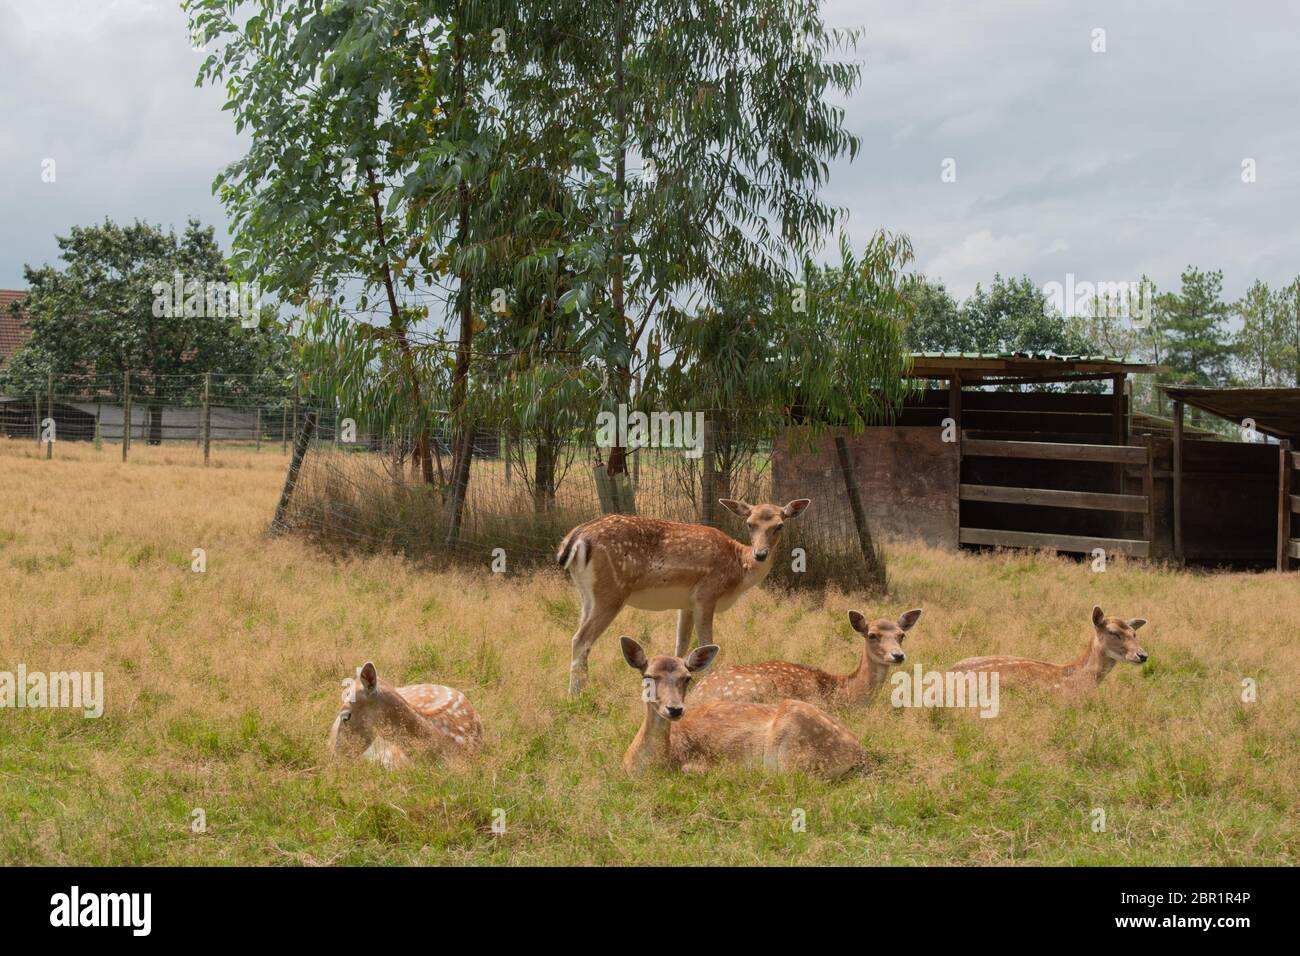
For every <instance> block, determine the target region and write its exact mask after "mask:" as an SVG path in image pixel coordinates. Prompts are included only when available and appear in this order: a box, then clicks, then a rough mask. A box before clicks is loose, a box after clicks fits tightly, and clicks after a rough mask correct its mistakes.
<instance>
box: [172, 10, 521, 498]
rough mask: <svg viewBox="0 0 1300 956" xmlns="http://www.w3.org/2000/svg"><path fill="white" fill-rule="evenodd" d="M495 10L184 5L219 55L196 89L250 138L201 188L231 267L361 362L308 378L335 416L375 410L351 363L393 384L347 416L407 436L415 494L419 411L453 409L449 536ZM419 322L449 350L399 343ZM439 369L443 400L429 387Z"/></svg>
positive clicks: (488, 130) (491, 147)
mask: <svg viewBox="0 0 1300 956" xmlns="http://www.w3.org/2000/svg"><path fill="white" fill-rule="evenodd" d="M497 6H498V5H496V4H493V3H491V2H479V0H476V2H473V3H469V2H442V3H428V2H415V0H386V2H381V3H370V4H361V3H346V2H332V3H298V2H291V0H254V2H248V3H241V2H238V0H233V2H232V0H186V3H185V7H186V9H187V10H188V12H189V14H190V17H191V24H192V27H193V29H194V30H195V34H196V36H198V37H199V38H201V39H202V40H203V41H204V42H205V43H210V44H214V45H216V50H215V52H213V53H211V54H210V55H209V56H208V57H207V58H206V60H205V62H204V64H203V66H202V67H201V69H200V74H199V82H200V83H203V82H210V83H224V84H225V87H226V89H227V91H228V93H229V102H228V103H227V108H228V109H230V110H231V111H232V112H233V115H234V118H235V125H236V128H237V129H239V130H241V131H246V132H247V133H249V134H250V136H251V139H252V143H251V145H250V147H249V150H248V153H247V154H246V155H245V156H244V157H243V158H242V159H240V160H238V161H237V162H235V163H233V164H231V165H230V166H229V167H227V168H226V169H225V170H223V171H222V172H221V173H220V174H219V175H218V177H217V181H216V184H215V187H214V188H215V189H216V190H217V192H218V193H219V195H220V197H221V199H222V201H223V202H224V204H225V206H226V208H227V210H228V212H229V213H230V215H231V219H232V231H233V235H234V253H233V261H234V262H235V264H236V265H237V267H238V268H239V269H240V270H242V271H243V272H246V273H248V274H250V275H255V276H257V277H258V278H259V279H260V281H261V282H262V285H263V287H264V288H266V289H267V290H268V291H270V292H273V293H276V294H278V295H280V296H281V297H282V298H284V299H285V300H287V301H289V302H291V303H294V304H297V305H300V306H303V307H304V308H307V307H310V308H309V309H308V311H309V315H310V316H311V317H312V319H313V322H314V324H313V325H312V326H311V327H312V329H313V330H314V331H315V332H317V333H320V334H327V335H329V336H330V343H331V344H332V345H334V346H335V349H336V351H339V350H341V351H346V350H348V349H352V348H359V351H358V354H357V355H353V356H352V357H351V359H350V360H348V361H343V362H340V363H337V364H334V365H331V364H325V365H322V366H320V367H319V368H318V369H317V370H316V371H317V372H318V380H317V385H318V386H319V387H321V388H323V389H325V390H327V391H328V392H330V393H331V394H332V395H333V396H334V397H335V398H336V399H337V400H339V401H340V402H341V403H343V404H347V405H350V406H354V405H355V404H356V403H358V402H361V401H365V402H373V400H374V398H375V394H374V391H373V385H374V380H373V377H371V376H362V375H358V374H357V371H358V368H359V366H358V362H359V361H362V360H365V361H371V360H374V361H379V360H381V359H382V360H383V361H382V364H384V365H385V366H386V367H387V368H389V369H398V370H400V383H398V382H394V383H393V384H400V386H401V389H400V392H399V396H398V397H399V399H400V400H399V401H393V402H381V403H379V404H377V405H375V404H371V405H369V407H366V408H361V409H357V410H358V412H359V413H361V414H363V415H366V416H368V417H369V418H371V419H378V424H380V425H382V426H387V425H390V424H392V420H393V416H400V417H401V418H403V419H405V420H406V421H410V422H413V423H414V425H415V431H416V433H417V434H418V436H419V438H418V449H419V456H420V461H421V468H422V472H423V475H424V479H425V481H426V482H430V483H433V482H434V480H435V476H434V471H433V455H432V453H431V449H430V440H429V433H430V417H431V413H432V406H433V405H434V404H435V403H445V404H446V405H448V406H449V410H450V412H451V416H452V418H451V420H452V422H453V425H454V427H456V428H457V438H456V440H455V441H454V442H453V445H454V449H453V459H454V460H453V463H452V465H451V469H450V472H449V473H444V474H442V475H440V476H439V479H438V483H439V485H446V486H449V487H450V488H451V489H452V490H453V492H455V493H454V494H453V504H454V505H455V507H456V514H455V515H454V520H458V519H459V504H460V503H461V502H463V497H464V486H465V484H466V482H467V481H468V455H469V440H468V437H467V436H468V434H469V433H470V429H469V428H468V427H466V423H465V421H464V420H463V419H464V417H465V402H466V396H467V394H468V379H469V373H470V363H471V357H472V338H473V334H474V318H473V311H472V305H471V298H472V295H473V276H472V273H473V270H474V269H475V267H476V266H480V265H481V264H482V262H483V261H484V259H485V257H486V256H487V255H488V254H489V253H490V242H487V241H486V240H487V239H489V238H490V236H488V235H486V234H487V233H490V231H491V230H492V229H493V228H494V226H493V224H492V218H491V211H490V198H491V195H490V194H491V187H490V183H491V181H492V175H493V173H494V168H493V163H494V161H496V160H497V159H498V158H499V151H498V149H497V143H498V141H499V135H500V134H499V123H498V122H497V119H496V115H495V107H494V104H493V102H492V101H493V97H494V95H495V94H494V83H495V82H496V81H497V80H498V79H499V78H500V75H501V71H502V70H503V69H504V68H505V60H504V58H502V57H499V56H495V55H494V51H493V50H492V43H493V36H492V34H491V25H492V24H494V23H496V22H499V18H498V16H497V13H498V10H497ZM476 213H478V214H477V215H476ZM431 306H432V307H433V308H439V307H440V308H442V309H443V310H445V311H444V313H443V315H442V316H438V315H437V314H436V313H435V312H433V311H432V310H431ZM375 315H379V316H382V317H383V318H384V319H385V320H386V321H385V324H382V325H381V324H379V323H377V322H371V321H370V320H371V319H372V318H373V317H374V316H375ZM340 317H347V318H350V319H352V320H355V323H348V322H340V321H338V319H339V318H340ZM426 319H429V320H431V321H433V322H435V323H436V322H438V320H439V319H441V320H442V322H444V323H446V322H451V323H454V324H456V325H458V327H459V331H458V337H457V339H456V340H455V343H454V345H453V344H452V343H449V342H448V341H447V340H446V339H445V337H441V336H429V335H420V334H419V333H418V332H414V331H413V327H414V326H415V325H416V324H417V323H421V322H424V321H425V320H426ZM449 349H450V352H448V351H447V350H449ZM430 353H432V354H430ZM448 354H450V355H451V356H452V359H451V365H452V368H451V372H450V375H449V376H447V378H446V382H445V387H442V386H441V384H440V383H439V382H438V381H437V379H436V376H432V375H431V373H432V370H434V369H436V368H439V367H441V365H444V364H446V363H445V359H446V356H447V355H448ZM371 424H372V425H374V424H376V422H375V421H372V422H371Z"/></svg>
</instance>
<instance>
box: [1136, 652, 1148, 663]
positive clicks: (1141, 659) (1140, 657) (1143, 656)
mask: <svg viewBox="0 0 1300 956" xmlns="http://www.w3.org/2000/svg"><path fill="white" fill-rule="evenodd" d="M1137 659H1138V663H1139V664H1145V663H1146V659H1147V652H1146V651H1138V652H1137Z"/></svg>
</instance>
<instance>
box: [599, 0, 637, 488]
mask: <svg viewBox="0 0 1300 956" xmlns="http://www.w3.org/2000/svg"><path fill="white" fill-rule="evenodd" d="M625 13H626V0H618V40H617V48H618V49H617V54H616V55H617V60H616V61H615V63H614V86H615V90H616V93H615V105H614V110H615V127H616V131H617V145H616V146H615V155H614V189H615V192H616V193H617V197H616V198H615V201H614V237H613V238H614V242H613V246H614V270H613V276H612V277H611V281H610V295H611V298H612V300H613V306H614V319H615V321H616V322H617V323H618V329H619V334H620V335H625V336H626V335H627V334H628V329H627V303H626V301H625V293H624V289H623V271H624V262H623V250H624V235H625V233H626V231H627V223H626V222H625V220H624V215H625V212H626V201H627V102H626V96H625V90H624V62H623V61H624V57H623V48H624V46H625V45H626V43H627V29H626V23H625V20H624V16H625ZM628 337H629V339H630V336H628ZM610 371H611V375H610V379H611V384H612V385H613V386H614V396H613V398H614V400H615V401H614V404H615V405H617V404H619V403H626V402H627V401H628V399H629V398H630V394H631V389H630V384H631V379H632V373H631V370H630V369H629V368H628V367H627V366H626V365H617V366H615V367H613V368H612V369H611V370H610ZM619 437H621V436H619ZM605 473H606V474H607V475H609V477H610V479H611V482H612V486H613V490H614V496H615V500H614V509H615V510H616V511H620V512H623V513H625V514H632V513H635V511H636V503H635V501H634V500H633V491H632V482H631V480H630V479H628V478H624V479H620V477H619V476H620V475H627V474H628V469H627V449H626V448H624V447H623V445H622V444H621V443H619V441H618V438H616V439H615V445H614V447H613V448H611V449H610V450H609V460H608V462H607V463H606V465H605Z"/></svg>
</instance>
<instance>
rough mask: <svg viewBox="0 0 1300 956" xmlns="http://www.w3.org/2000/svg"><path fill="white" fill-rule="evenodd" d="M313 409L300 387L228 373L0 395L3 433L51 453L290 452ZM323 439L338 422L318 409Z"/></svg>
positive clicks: (59, 383)
mask: <svg viewBox="0 0 1300 956" xmlns="http://www.w3.org/2000/svg"><path fill="white" fill-rule="evenodd" d="M308 409H309V405H308V403H305V402H303V401H302V399H301V398H300V396H298V395H297V394H296V393H295V391H294V389H293V388H292V387H290V386H287V385H285V384H283V383H275V382H265V381H261V380H259V379H257V378H256V377H254V376H247V375H229V374H223V373H216V372H213V373H197V374H189V375H167V376H142V375H135V376H133V375H131V374H130V373H124V374H123V375H122V376H120V377H117V376H113V377H111V378H110V377H104V376H101V377H97V378H88V377H86V376H76V377H71V376H69V377H58V376H56V377H52V378H50V379H49V380H48V382H47V383H46V386H45V387H44V388H41V389H37V390H32V391H30V392H20V391H12V390H11V391H8V392H5V393H3V394H0V435H3V436H5V437H6V438H10V439H31V440H32V441H35V442H37V443H39V444H41V445H44V446H46V447H47V449H48V451H49V453H50V454H51V456H52V455H54V454H56V453H57V448H58V443H59V442H62V441H67V442H94V443H96V444H111V445H118V446H123V449H124V454H125V453H126V451H127V449H129V448H130V446H132V445H167V446H170V447H184V446H190V447H193V448H195V449H196V450H199V451H203V450H204V449H206V450H207V451H208V453H209V454H210V453H211V451H212V449H214V448H215V449H217V450H218V452H219V450H220V449H221V448H222V447H232V446H238V447H251V448H254V449H258V450H261V449H266V450H268V451H271V450H275V449H278V450H280V451H281V452H282V453H285V454H287V453H288V451H289V449H290V447H291V446H292V443H293V438H294V435H295V434H297V432H298V430H299V429H300V428H301V426H302V422H303V420H304V416H305V414H306V412H307V410H308ZM315 410H316V411H317V414H318V421H319V423H320V424H319V434H320V436H321V438H322V439H325V440H332V439H333V438H335V437H337V435H338V432H339V429H338V416H336V415H334V414H333V413H332V412H331V411H330V410H328V409H320V408H317V409H315Z"/></svg>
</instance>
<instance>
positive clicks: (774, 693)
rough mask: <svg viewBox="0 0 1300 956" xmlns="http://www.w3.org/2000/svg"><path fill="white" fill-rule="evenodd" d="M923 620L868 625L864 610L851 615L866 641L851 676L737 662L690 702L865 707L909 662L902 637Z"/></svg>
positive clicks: (915, 614) (911, 616)
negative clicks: (898, 668)
mask: <svg viewBox="0 0 1300 956" xmlns="http://www.w3.org/2000/svg"><path fill="white" fill-rule="evenodd" d="M920 617H921V609H920V608H916V609H914V610H911V611H908V612H906V613H905V614H903V615H902V616H901V617H899V619H898V620H897V621H891V620H889V619H888V618H884V617H882V618H880V619H878V620H875V621H868V620H867V619H866V616H865V615H863V614H862V612H861V611H849V624H851V625H852V627H853V629H854V630H855V631H857V632H858V633H859V634H861V635H862V637H863V641H862V657H861V658H860V659H859V660H858V667H857V669H856V670H855V671H854V672H853V673H852V674H828V673H826V671H823V670H818V669H817V668H816V667H805V666H803V665H802V664H790V663H787V662H786V661H764V662H763V663H761V664H733V665H731V666H730V667H724V668H722V669H720V670H717V671H714V672H713V673H712V674H710V675H709V676H708V677H705V678H704V679H703V680H702V681H700V683H699V685H698V686H697V687H696V688H695V690H694V691H692V692H691V702H692V703H696V704H702V703H707V702H709V701H715V700H737V701H755V702H765V701H777V700H784V699H786V698H790V697H793V698H795V699H796V700H806V701H811V702H812V703H815V704H823V705H829V704H837V703H842V704H849V705H858V704H864V703H866V702H867V701H868V700H869V699H870V698H871V696H872V695H873V694H875V692H876V691H877V690H878V689H879V688H880V686H881V685H882V684H884V682H885V677H886V676H887V675H888V674H889V669H890V668H891V667H895V666H897V665H898V664H901V663H903V661H904V660H906V659H907V655H906V654H904V653H903V638H904V637H905V636H906V634H907V632H908V631H910V630H911V629H912V627H913V625H915V624H916V622H917V620H918V619H919V618H920Z"/></svg>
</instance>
